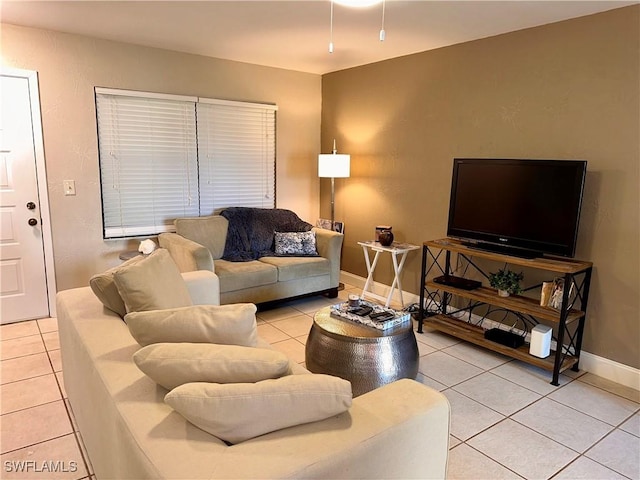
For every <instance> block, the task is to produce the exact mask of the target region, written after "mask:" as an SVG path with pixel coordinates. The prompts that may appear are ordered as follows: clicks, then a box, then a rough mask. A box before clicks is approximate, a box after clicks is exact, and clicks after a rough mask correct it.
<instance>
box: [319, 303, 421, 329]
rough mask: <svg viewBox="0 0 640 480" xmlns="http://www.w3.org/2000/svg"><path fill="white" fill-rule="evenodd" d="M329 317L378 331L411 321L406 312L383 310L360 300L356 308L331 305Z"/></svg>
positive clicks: (345, 305)
mask: <svg viewBox="0 0 640 480" xmlns="http://www.w3.org/2000/svg"><path fill="white" fill-rule="evenodd" d="M331 315H335V316H337V317H340V318H343V319H346V320H350V321H352V322H356V323H360V324H362V325H366V326H368V327H373V328H377V329H378V330H387V329H389V328H392V327H395V326H396V325H400V324H402V323H404V322H407V321H409V320H410V319H411V314H409V313H408V312H402V311H397V310H394V309H392V308H385V307H383V306H381V305H377V304H375V303H371V302H367V301H364V300H360V303H359V305H358V306H351V305H349V302H343V303H337V304H335V305H331Z"/></svg>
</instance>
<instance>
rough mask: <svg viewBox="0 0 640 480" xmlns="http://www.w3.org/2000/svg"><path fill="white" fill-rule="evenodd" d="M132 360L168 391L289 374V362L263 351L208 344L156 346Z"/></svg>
mask: <svg viewBox="0 0 640 480" xmlns="http://www.w3.org/2000/svg"><path fill="white" fill-rule="evenodd" d="M133 361H134V362H135V363H136V365H138V368H140V370H142V371H143V372H144V373H145V374H146V375H148V376H149V377H151V379H152V380H153V381H155V382H156V383H158V384H160V385H162V386H163V387H165V388H166V389H168V390H171V389H173V388H176V387H177V386H179V385H182V384H185V383H191V382H213V383H254V382H259V381H261V380H267V379H271V378H279V377H282V376H283V375H287V374H288V373H290V369H289V359H288V358H287V357H286V355H284V354H283V353H280V352H278V351H275V350H269V349H266V348H253V347H240V346H237V345H216V344H211V343H156V344H154V345H148V346H146V347H144V348H141V349H140V350H138V351H137V352H136V353H135V354H134V355H133Z"/></svg>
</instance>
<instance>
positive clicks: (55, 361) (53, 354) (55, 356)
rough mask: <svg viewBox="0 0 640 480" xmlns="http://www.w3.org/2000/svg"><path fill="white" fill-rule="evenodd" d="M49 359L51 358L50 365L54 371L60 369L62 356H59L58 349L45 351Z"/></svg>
mask: <svg viewBox="0 0 640 480" xmlns="http://www.w3.org/2000/svg"><path fill="white" fill-rule="evenodd" d="M47 354H48V355H49V359H50V360H51V366H52V367H53V371H54V372H61V371H62V358H61V356H60V350H49V351H48V352H47Z"/></svg>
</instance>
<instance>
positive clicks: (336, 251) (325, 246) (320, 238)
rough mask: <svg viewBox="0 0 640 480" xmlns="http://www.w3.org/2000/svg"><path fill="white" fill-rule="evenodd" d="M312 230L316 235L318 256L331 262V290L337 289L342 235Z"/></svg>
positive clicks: (316, 229) (330, 231)
mask: <svg viewBox="0 0 640 480" xmlns="http://www.w3.org/2000/svg"><path fill="white" fill-rule="evenodd" d="M312 230H313V231H314V232H315V233H316V248H317V250H318V254H319V255H320V256H321V257H324V258H326V259H328V260H329V261H330V262H331V288H334V287H337V286H338V284H339V283H340V256H341V254H342V241H343V240H344V235H343V234H341V233H338V232H334V231H332V230H326V229H324V228H317V227H313V228H312Z"/></svg>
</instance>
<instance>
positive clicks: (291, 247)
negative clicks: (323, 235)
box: [275, 231, 318, 255]
mask: <svg viewBox="0 0 640 480" xmlns="http://www.w3.org/2000/svg"><path fill="white" fill-rule="evenodd" d="M275 250H276V255H318V251H317V250H316V233H315V232H313V231H311V232H276V234H275Z"/></svg>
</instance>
